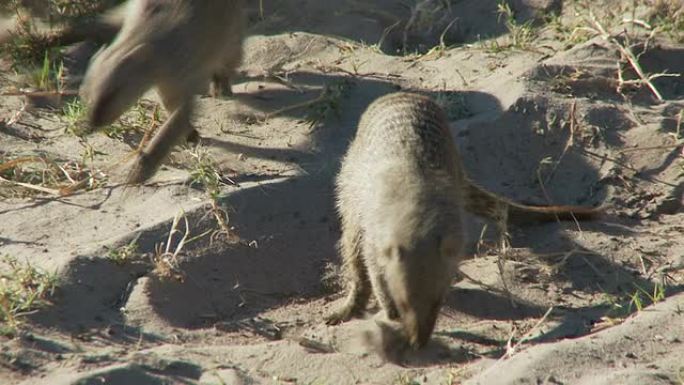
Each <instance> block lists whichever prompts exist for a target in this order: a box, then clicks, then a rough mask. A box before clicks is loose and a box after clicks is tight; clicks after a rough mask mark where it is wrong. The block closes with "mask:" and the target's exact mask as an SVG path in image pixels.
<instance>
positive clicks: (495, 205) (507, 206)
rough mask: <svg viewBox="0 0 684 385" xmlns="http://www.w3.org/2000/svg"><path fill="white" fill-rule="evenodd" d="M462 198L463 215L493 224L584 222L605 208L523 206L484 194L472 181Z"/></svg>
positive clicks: (489, 193)
mask: <svg viewBox="0 0 684 385" xmlns="http://www.w3.org/2000/svg"><path fill="white" fill-rule="evenodd" d="M465 195H466V203H465V209H466V210H467V211H469V212H471V213H473V214H475V215H478V216H481V217H483V218H486V219H488V220H492V221H494V222H498V221H501V220H504V222H506V223H514V224H525V223H534V222H550V221H556V220H562V221H567V220H588V219H594V218H597V217H599V216H601V215H602V214H603V213H605V211H606V209H607V207H606V206H598V207H591V206H573V205H548V206H533V205H525V204H522V203H517V202H513V201H511V200H510V199H507V198H504V197H502V196H499V195H497V194H494V193H492V192H490V191H487V190H485V189H484V188H483V187H481V186H479V185H478V184H477V183H475V182H473V181H472V180H468V183H467V189H466V194H465Z"/></svg>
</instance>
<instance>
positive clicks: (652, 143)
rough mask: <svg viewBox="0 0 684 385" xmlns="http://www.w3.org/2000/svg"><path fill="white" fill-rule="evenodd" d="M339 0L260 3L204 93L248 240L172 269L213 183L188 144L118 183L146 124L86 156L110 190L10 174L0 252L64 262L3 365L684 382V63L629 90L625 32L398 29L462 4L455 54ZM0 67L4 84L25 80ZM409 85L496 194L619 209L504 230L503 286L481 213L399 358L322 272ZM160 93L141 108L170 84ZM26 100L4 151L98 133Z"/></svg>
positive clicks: (0, 370)
mask: <svg viewBox="0 0 684 385" xmlns="http://www.w3.org/2000/svg"><path fill="white" fill-rule="evenodd" d="M334 3H335V5H334V6H333V5H332V4H333V2H328V1H320V0H296V1H294V0H293V1H265V2H264V6H265V14H264V18H263V19H262V18H260V17H259V16H258V13H257V11H256V10H255V9H254V10H252V12H251V14H250V18H251V27H250V31H249V32H250V37H249V38H248V39H247V42H246V47H245V52H246V55H245V60H244V63H243V65H242V67H241V76H240V78H239V79H238V80H237V82H236V84H235V86H234V87H233V91H234V93H235V95H234V97H231V98H225V99H213V98H209V97H202V98H200V99H199V106H200V108H199V112H198V113H197V116H196V118H195V125H196V127H197V129H198V130H199V132H200V133H201V135H202V145H203V146H204V147H206V149H208V151H209V152H210V154H211V155H212V156H213V158H214V159H215V160H216V163H217V164H218V166H219V169H220V171H221V172H222V175H223V176H225V177H226V178H230V179H231V180H232V181H234V182H235V183H226V185H225V186H223V187H222V189H221V193H222V194H221V198H220V204H221V205H222V206H223V207H224V208H225V209H226V210H228V212H229V217H230V226H232V230H233V231H234V233H235V234H237V235H239V237H240V241H239V242H235V241H228V240H226V239H225V237H223V238H222V237H218V238H217V239H214V240H212V239H211V237H210V236H209V235H206V236H204V237H201V238H200V239H198V240H196V241H194V242H191V243H189V244H187V245H186V246H185V247H184V248H183V249H182V251H181V253H180V254H179V255H178V256H177V258H176V259H175V260H174V262H175V263H176V264H177V266H176V268H177V271H176V274H172V276H171V277H168V276H164V275H163V274H160V271H159V270H158V269H155V265H154V264H153V263H151V262H150V261H151V257H152V256H153V255H154V254H155V247H156V246H157V245H160V244H161V243H163V242H166V240H167V237H168V233H169V231H170V228H171V223H172V221H173V218H174V216H176V215H177V214H178V213H179V212H183V213H184V214H185V215H186V217H187V219H188V223H189V232H190V234H191V236H194V235H199V234H203V233H204V232H205V231H207V230H212V229H215V228H216V224H215V222H214V221H213V219H212V216H211V215H207V210H208V209H207V207H208V199H207V196H206V194H205V193H204V191H202V188H199V187H197V186H196V185H190V184H189V182H188V181H189V169H190V168H191V167H189V166H188V164H190V163H191V156H190V155H189V153H188V151H187V150H178V151H176V152H175V153H174V154H173V156H172V160H171V161H170V162H169V163H168V165H167V166H165V167H164V168H163V169H162V170H161V171H160V172H159V173H158V174H157V176H156V177H155V178H154V179H153V181H152V182H151V183H149V184H147V185H145V186H141V187H128V188H126V189H124V188H123V187H122V186H121V185H119V184H118V183H117V181H118V180H120V175H119V174H120V173H121V171H117V170H112V171H111V172H110V171H109V170H110V169H111V165H113V164H115V163H117V162H118V161H119V160H120V159H121V158H122V157H124V156H125V154H127V153H128V152H130V151H131V150H132V148H134V147H135V145H136V143H137V142H138V141H139V140H140V135H137V134H131V135H124V138H123V140H121V139H112V138H109V137H106V136H105V135H102V134H93V135H91V136H89V137H88V138H87V140H88V143H89V144H90V145H92V147H93V148H95V149H96V150H98V151H100V153H98V154H97V155H96V156H95V158H94V165H93V167H97V168H99V169H101V170H107V173H108V174H109V176H110V178H109V182H107V183H106V184H105V185H104V186H101V187H99V188H97V189H94V190H91V191H86V192H83V191H81V192H78V193H76V194H73V195H69V196H65V197H54V196H51V195H49V194H31V196H29V197H27V196H13V195H12V194H9V193H8V191H10V188H11V189H12V190H11V191H17V188H16V186H11V185H8V184H3V185H0V189H3V190H2V191H3V197H4V198H3V199H2V201H0V254H2V255H11V256H13V257H15V258H17V259H18V260H20V261H27V262H29V263H30V264H31V265H33V266H36V267H37V268H40V269H43V270H45V271H55V272H57V274H58V276H59V279H60V281H59V285H58V289H57V290H56V292H55V294H54V296H53V297H52V298H51V305H50V306H48V307H46V308H44V309H41V310H40V311H38V312H35V313H33V314H30V315H28V316H26V317H25V318H24V319H23V322H24V323H23V325H22V326H21V328H20V330H21V331H20V332H19V333H18V334H17V335H16V336H14V337H1V338H0V380H1V381H0V382H2V383H3V384H45V385H47V384H50V385H53V384H76V383H78V384H96V383H97V384H100V383H107V384H195V383H199V384H424V383H425V384H460V383H467V384H617V383H620V384H681V383H683V382H684V329H683V328H682V325H684V311H683V310H682V309H684V294H680V293H681V292H682V289H683V288H684V274H682V269H684V236H682V232H683V230H684V226H683V225H682V224H683V223H684V212H682V199H683V198H682V193H683V191H684V185H683V176H684V158H683V155H682V146H681V144H682V142H681V137H679V138H678V137H677V134H676V132H677V125H678V124H681V122H678V121H677V116H678V114H680V111H682V109H683V108H684V78H682V77H679V78H674V77H670V78H661V79H657V80H656V81H655V85H656V86H657V87H658V89H659V90H660V92H662V94H663V97H664V99H665V101H664V102H662V103H657V102H656V101H655V100H654V98H653V96H652V94H651V93H650V92H649V90H648V89H647V88H646V87H632V88H629V89H626V90H625V91H624V92H623V93H622V94H621V93H618V92H617V91H616V84H617V83H616V80H617V75H616V70H615V68H616V61H617V60H618V59H619V53H618V52H617V50H616V48H615V47H614V46H613V45H611V44H609V43H607V42H606V41H604V40H602V39H601V38H599V37H596V38H593V39H591V40H588V41H586V42H583V43H580V44H577V45H574V46H572V47H571V48H566V46H565V44H564V42H563V41H561V40H560V39H559V37H558V35H557V34H554V33H553V31H551V30H550V29H549V28H546V29H544V30H543V31H542V37H540V38H538V39H537V40H536V41H535V42H534V43H532V47H533V48H528V49H517V48H511V49H502V50H494V49H492V48H491V46H489V47H490V48H487V47H488V46H487V43H486V41H485V42H482V41H480V40H478V36H493V37H495V38H497V39H499V41H501V42H506V41H508V40H507V39H509V38H510V37H511V36H510V35H511V34H510V33H509V32H507V30H506V28H505V26H504V25H503V24H502V23H497V17H496V12H495V11H496V2H494V1H460V2H454V5H453V6H452V8H451V9H449V10H441V11H440V12H439V13H438V16H434V15H433V16H432V17H433V19H432V23H431V24H429V25H432V26H433V28H422V29H420V30H413V29H409V30H408V31H409V33H407V34H406V42H407V44H408V46H409V51H410V52H426V51H427V49H428V48H429V47H432V46H435V44H437V43H438V42H439V38H440V35H441V32H442V31H443V30H444V28H445V27H446V25H448V24H449V22H451V20H453V19H454V17H458V22H457V23H455V24H454V25H455V26H454V25H452V28H450V29H449V33H448V34H445V35H444V36H445V38H446V39H447V42H448V43H449V44H452V43H461V44H460V45H458V46H456V47H455V48H449V49H446V50H438V51H433V52H432V53H430V54H428V55H424V56H421V55H415V54H411V55H400V54H398V52H397V51H401V50H402V48H401V47H402V45H403V41H404V34H403V33H398V31H403V29H402V28H403V27H402V26H403V24H402V25H400V27H399V28H398V29H397V28H395V29H396V31H395V29H391V28H390V29H387V28H388V27H390V26H391V25H392V23H393V20H407V18H408V16H409V14H408V11H407V9H406V8H405V7H402V6H400V5H398V4H399V2H396V1H390V0H374V1H370V2H367V3H368V4H363V5H362V4H361V3H360V2H356V1H340V2H334ZM513 4H514V5H516V6H517V9H516V10H517V11H518V14H519V15H522V16H525V15H527V16H529V15H533V14H534V13H535V8H534V7H532V6H531V5H530V4H551V5H552V6H558V5H559V4H560V2H542V1H539V2H533V1H528V2H525V1H517V2H513ZM302 9H306V10H307V12H306V14H304V13H303V12H302ZM566 14H568V15H571V14H572V8H571V7H569V6H568V5H567V4H566V6H565V7H564V11H563V15H566ZM522 16H521V17H522ZM382 36H385V38H384V39H381V37H382ZM379 41H381V44H376V43H377V42H379ZM502 44H503V43H502ZM81 49H83V47H81ZM73 51H74V52H76V53H78V52H79V51H78V50H73ZM86 51H87V49H86ZM497 51H498V52H497ZM399 53H400V52H399ZM75 55H76V56H78V55H77V54H75ZM640 61H641V63H642V65H643V67H644V70H645V71H647V72H648V73H657V72H662V71H665V70H667V72H669V73H682V72H683V70H684V45H681V44H676V43H675V42H672V41H668V40H667V39H663V40H662V41H660V40H659V41H658V42H657V43H656V44H654V45H653V46H652V47H651V50H649V51H648V52H647V53H646V54H644V55H643V56H641V58H640ZM3 66H4V68H5V69H4V71H3V77H2V79H1V86H2V88H3V90H5V91H8V90H12V89H14V87H16V83H15V78H14V77H13V76H10V74H11V73H10V71H9V70H8V66H7V63H4V64H3ZM76 67H77V66H76ZM74 73H75V74H77V70H74ZM627 73H629V71H627ZM326 86H328V87H331V86H343V87H344V89H345V90H346V92H345V93H344V94H343V95H342V96H341V97H340V98H338V99H335V102H336V105H337V107H338V114H337V115H335V114H333V116H331V117H330V118H328V119H326V120H325V121H324V122H323V123H322V124H318V125H315V126H313V127H311V125H310V124H309V123H308V122H307V121H306V119H307V113H308V112H307V109H294V110H288V111H286V112H285V113H282V114H280V115H278V116H275V117H272V118H269V119H265V120H264V119H254V118H253V117H254V116H259V114H263V113H267V112H269V111H275V110H277V109H279V108H283V107H286V106H289V105H292V104H295V103H299V102H303V101H307V100H311V99H314V98H316V97H317V96H318V95H319V94H320V93H321V90H322V89H323V88H325V87H326ZM397 89H405V90H419V91H421V92H425V93H428V94H430V95H432V96H433V97H434V98H436V99H437V100H439V101H440V102H441V103H444V105H445V107H446V109H447V110H448V112H449V115H450V118H451V119H452V121H451V131H452V134H453V137H454V140H455V141H456V142H457V143H458V145H459V147H460V148H461V150H462V157H463V159H464V162H465V165H466V168H467V171H468V173H469V174H470V175H471V176H472V177H473V179H475V180H477V181H478V182H480V183H482V184H483V185H484V186H486V187H487V188H488V189H490V190H492V191H494V192H496V193H499V194H502V195H504V196H507V197H509V198H511V199H515V200H518V201H521V202H528V203H537V204H538V203H546V202H549V201H550V202H553V203H556V204H584V205H596V204H604V205H606V206H607V207H608V210H607V212H606V214H605V215H604V216H603V217H601V218H599V219H597V220H594V221H586V222H580V223H572V222H563V223H556V222H552V223H547V224H528V225H524V226H519V227H513V228H512V229H511V239H512V241H511V242H512V247H513V249H512V250H510V253H509V254H510V255H509V257H508V258H509V259H508V261H507V262H506V264H505V269H504V271H505V274H504V277H505V281H506V282H507V284H508V288H509V289H510V293H511V295H510V296H509V295H507V294H506V292H505V291H504V288H503V286H502V280H501V275H500V274H499V270H498V268H497V263H496V262H497V256H496V255H495V254H494V252H493V251H492V250H489V249H488V248H486V247H478V238H479V237H480V233H481V230H482V228H483V225H485V224H484V223H483V222H482V221H480V220H479V219H478V218H470V219H469V223H470V225H469V234H468V236H469V239H470V241H469V248H468V254H469V255H470V256H472V258H469V259H468V260H467V261H466V262H465V263H464V264H463V265H462V266H461V270H462V273H463V274H462V275H463V277H461V279H460V280H455V281H454V285H453V287H452V289H451V290H450V292H449V293H448V296H447V300H446V304H445V306H444V308H443V310H442V314H441V316H440V319H439V320H438V325H437V328H436V331H435V333H434V336H433V341H432V342H431V343H430V345H429V346H428V347H427V348H426V349H424V350H422V351H419V352H415V353H411V354H409V355H408V356H407V357H405V359H404V362H403V363H402V365H398V364H393V363H388V362H384V361H383V360H382V359H380V358H379V357H378V356H376V355H375V354H371V353H368V352H367V351H365V349H364V348H363V347H362V346H361V345H360V344H359V343H358V330H361V329H362V328H363V327H365V326H366V325H365V323H367V322H369V321H364V320H356V321H351V322H348V323H346V324H343V325H339V326H326V325H325V324H324V322H323V318H324V316H325V315H326V314H327V313H328V312H329V311H330V310H331V309H332V308H333V307H334V306H336V305H337V304H338V303H339V301H340V300H341V294H340V293H339V292H337V289H335V288H334V287H333V288H331V285H329V284H324V283H323V282H325V280H324V279H323V278H324V277H325V276H327V275H329V274H328V273H329V272H330V271H331V270H334V269H335V266H337V265H338V264H339V257H338V255H337V252H336V250H335V242H336V241H337V239H338V237H339V226H338V221H337V217H336V214H335V212H334V208H333V190H332V180H333V177H334V175H335V173H336V171H337V169H338V167H339V159H340V156H341V155H342V154H343V153H344V151H345V149H346V146H347V144H348V143H349V140H350V138H351V137H352V136H353V133H354V131H355V128H356V123H357V121H358V118H359V116H360V114H361V112H362V111H363V110H364V108H365V107H366V106H367V105H368V104H369V103H370V102H371V101H372V100H373V99H374V98H376V97H378V96H380V95H382V94H385V93H388V92H391V91H394V90H397ZM146 98H147V101H146V102H145V106H147V109H146V111H148V113H149V112H150V111H151V110H152V107H150V106H151V105H152V104H154V103H156V102H157V99H156V95H155V94H154V93H150V94H149V95H147V96H146ZM24 106H25V100H24V99H23V98H22V97H20V96H3V97H2V99H0V119H2V120H4V123H1V124H0V143H2V145H1V148H0V155H2V156H5V157H8V156H26V155H32V154H47V155H48V156H50V157H52V158H54V159H58V160H59V161H61V162H66V161H69V160H79V159H81V157H82V154H83V148H84V147H83V146H82V145H81V144H79V139H78V138H77V137H75V136H74V135H73V134H70V133H65V127H66V126H67V125H68V122H67V121H66V119H65V118H64V116H63V114H62V113H61V112H60V111H54V110H50V109H45V108H31V107H30V106H29V107H28V108H24ZM136 113H137V112H134V111H132V112H130V113H129V114H128V115H127V118H126V119H133V116H134V115H135V114H136ZM13 117H14V118H15V119H13ZM117 178H119V179H117ZM19 191H21V190H19ZM24 195H26V194H24ZM181 223H182V222H181ZM489 227H490V228H491V224H490V226H489ZM181 229H184V227H183V226H182V225H181ZM485 233H486V236H485V244H491V239H489V238H491V235H492V234H489V233H490V232H485ZM488 236H489V238H488ZM175 239H176V241H177V239H178V238H175ZM132 240H137V244H138V249H137V253H135V255H133V256H132V257H131V258H129V259H128V260H127V261H126V262H125V263H123V264H117V263H114V262H113V261H112V259H111V258H110V257H108V255H110V253H109V250H111V249H116V248H117V247H121V246H123V245H126V244H128V243H129V242H131V241H132ZM478 249H479V250H480V252H478ZM3 269H5V270H4V271H7V267H6V266H5V267H3ZM660 288H663V291H662V292H663V293H664V295H665V296H664V297H665V298H661V297H658V298H657V300H656V302H657V303H656V304H654V305H651V302H653V301H652V300H651V299H649V297H648V295H646V294H644V293H654V292H658V290H659V289H660ZM635 296H639V297H640V298H641V300H642V301H643V306H642V305H641V304H637V302H635V300H634V298H635ZM647 305H648V306H647Z"/></svg>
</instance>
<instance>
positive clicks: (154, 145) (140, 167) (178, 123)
mask: <svg viewBox="0 0 684 385" xmlns="http://www.w3.org/2000/svg"><path fill="white" fill-rule="evenodd" d="M126 7H127V8H126V11H125V18H124V22H123V26H122V28H121V30H120V31H119V33H118V35H117V36H116V38H115V39H114V41H113V42H112V44H111V45H109V46H108V47H106V48H105V49H103V50H101V51H100V52H98V53H97V54H96V55H95V56H94V57H93V59H92V60H91V63H90V65H89V67H88V70H87V72H86V75H85V78H84V80H83V84H82V86H81V96H82V98H83V99H84V101H85V102H86V105H87V107H88V111H89V112H88V118H89V121H90V123H91V125H92V126H93V127H100V126H104V125H107V124H111V123H113V122H114V121H115V120H116V119H117V118H118V117H119V116H121V115H122V114H123V113H124V112H125V111H126V110H127V109H128V108H130V107H131V106H132V105H133V104H134V103H135V102H136V101H137V100H138V99H139V98H140V97H141V96H142V95H143V93H145V92H146V91H147V90H148V89H150V88H151V87H156V89H157V91H158V92H159V94H160V96H161V99H162V103H163V104H164V107H165V108H166V110H167V111H168V112H169V119H168V120H167V121H166V122H165V123H164V125H163V126H162V127H161V128H160V129H159V132H158V133H157V134H156V135H155V136H154V138H153V139H152V140H151V142H150V143H149V144H148V145H147V146H146V147H145V149H144V150H142V151H141V152H140V153H139V154H138V156H137V158H136V160H135V164H134V165H133V167H132V169H131V172H130V174H129V176H128V180H127V182H128V183H141V182H143V181H145V180H147V179H148V178H149V177H151V176H152V175H154V173H155V172H156V170H157V168H158V167H159V165H160V164H161V162H162V161H163V160H164V158H165V157H166V156H167V155H168V154H169V152H170V151H171V149H172V148H173V146H174V145H175V144H176V143H178V142H179V141H181V140H183V139H185V138H186V137H188V136H189V135H191V134H192V132H193V130H192V127H191V124H190V118H191V116H192V112H193V109H194V102H193V96H194V95H196V94H199V93H201V92H202V91H203V90H205V89H206V87H207V85H209V83H210V81H212V80H213V81H212V84H213V89H214V93H218V92H219V90H222V91H229V90H230V78H231V77H232V76H233V74H234V72H235V69H236V68H237V66H238V65H239V63H240V60H241V57H242V40H243V32H244V27H245V23H246V20H245V15H244V0H222V1H195V0H130V1H129V2H128V4H127V5H126Z"/></svg>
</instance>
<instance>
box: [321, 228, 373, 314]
mask: <svg viewBox="0 0 684 385" xmlns="http://www.w3.org/2000/svg"><path fill="white" fill-rule="evenodd" d="M350 227H355V226H349V225H347V226H345V224H344V221H343V224H342V228H343V229H342V239H341V240H340V253H341V254H342V259H343V261H344V262H343V274H344V279H345V280H346V286H347V287H346V290H347V299H346V300H345V301H344V304H343V305H342V306H340V307H339V308H337V309H336V310H334V311H333V312H332V313H331V314H330V315H328V316H327V317H326V320H325V321H326V323H327V324H328V325H335V324H339V323H341V322H345V321H348V320H350V319H351V318H352V317H354V316H359V315H361V313H362V312H363V310H364V309H365V308H366V305H367V304H368V299H369V298H370V293H371V285H370V282H369V281H368V272H367V271H366V266H365V265H364V263H363V257H362V256H361V247H360V244H359V243H360V240H361V231H360V229H358V227H355V228H353V229H351V228H350Z"/></svg>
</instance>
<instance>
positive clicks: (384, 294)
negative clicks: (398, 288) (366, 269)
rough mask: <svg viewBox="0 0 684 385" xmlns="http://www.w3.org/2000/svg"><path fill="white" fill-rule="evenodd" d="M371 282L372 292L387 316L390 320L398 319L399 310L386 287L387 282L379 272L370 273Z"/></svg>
mask: <svg viewBox="0 0 684 385" xmlns="http://www.w3.org/2000/svg"><path fill="white" fill-rule="evenodd" d="M370 280H371V284H372V285H373V294H374V295H375V299H376V300H377V301H378V305H380V307H381V308H382V309H383V310H384V311H385V313H386V314H387V318H389V319H391V320H396V319H399V311H398V310H397V306H396V304H395V303H394V301H393V300H392V297H391V296H390V294H389V289H388V288H387V283H386V282H385V280H384V278H383V277H382V275H381V274H379V272H371V273H370Z"/></svg>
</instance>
